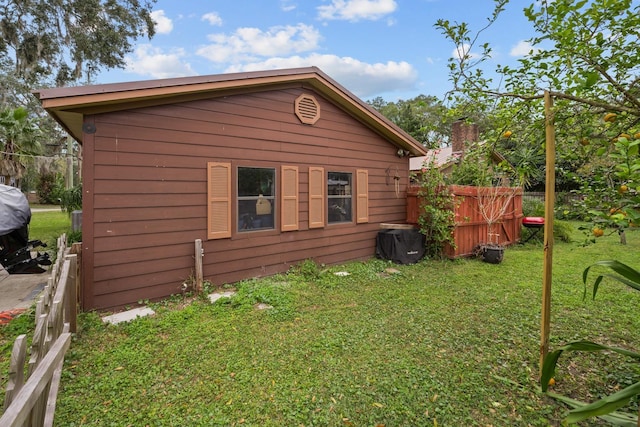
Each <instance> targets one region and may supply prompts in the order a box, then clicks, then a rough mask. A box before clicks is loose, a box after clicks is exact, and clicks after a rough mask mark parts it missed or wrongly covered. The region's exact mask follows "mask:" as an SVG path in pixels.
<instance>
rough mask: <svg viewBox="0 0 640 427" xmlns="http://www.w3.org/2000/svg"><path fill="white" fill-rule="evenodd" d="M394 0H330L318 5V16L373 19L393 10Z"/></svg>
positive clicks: (396, 5) (357, 19) (351, 19)
mask: <svg viewBox="0 0 640 427" xmlns="http://www.w3.org/2000/svg"><path fill="white" fill-rule="evenodd" d="M397 7H398V4H397V3H396V2H395V0H332V2H331V4H330V5H326V6H318V8H317V10H318V18H320V19H322V20H325V19H326V20H331V19H338V20H346V21H353V22H355V21H360V20H363V19H366V20H372V21H375V20H377V19H380V18H382V17H383V16H385V15H388V14H390V13H392V12H394V11H395V10H396V9H397Z"/></svg>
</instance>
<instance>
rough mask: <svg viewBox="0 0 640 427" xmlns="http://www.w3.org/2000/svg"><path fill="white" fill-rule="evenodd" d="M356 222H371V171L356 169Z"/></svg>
mask: <svg viewBox="0 0 640 427" xmlns="http://www.w3.org/2000/svg"><path fill="white" fill-rule="evenodd" d="M356 198H357V200H356V222H358V223H362V222H369V171H368V170H366V169H358V170H357V171H356Z"/></svg>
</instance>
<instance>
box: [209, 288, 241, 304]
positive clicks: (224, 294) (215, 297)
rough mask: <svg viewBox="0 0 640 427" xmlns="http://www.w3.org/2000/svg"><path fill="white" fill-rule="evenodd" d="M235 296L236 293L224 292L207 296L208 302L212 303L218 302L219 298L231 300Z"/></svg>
mask: <svg viewBox="0 0 640 427" xmlns="http://www.w3.org/2000/svg"><path fill="white" fill-rule="evenodd" d="M235 294H236V291H224V292H214V293H212V294H209V301H211V302H212V303H214V302H216V301H218V300H219V299H220V298H231V297H232V296H234V295H235Z"/></svg>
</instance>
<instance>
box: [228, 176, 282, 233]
mask: <svg viewBox="0 0 640 427" xmlns="http://www.w3.org/2000/svg"><path fill="white" fill-rule="evenodd" d="M275 182H276V170H275V169H274V168H253V167H238V186H237V188H238V194H237V203H238V206H237V213H238V232H241V233H242V232H248V231H258V230H272V229H274V226H275V221H274V218H275V207H276V204H275V203H274V202H275V197H276V191H275V189H276V183H275Z"/></svg>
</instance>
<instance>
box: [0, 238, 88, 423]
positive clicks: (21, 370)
mask: <svg viewBox="0 0 640 427" xmlns="http://www.w3.org/2000/svg"><path fill="white" fill-rule="evenodd" d="M77 256H78V255H76V254H71V253H70V248H68V247H67V245H66V236H65V235H62V236H61V237H60V238H59V239H58V254H57V258H56V262H55V263H54V264H53V266H52V267H51V270H50V275H49V279H48V282H47V285H46V286H45V289H44V291H43V293H42V295H41V296H40V298H39V299H38V302H37V304H36V327H35V330H34V333H33V339H32V341H31V347H30V355H29V359H28V361H27V340H26V336H25V335H20V336H19V337H17V338H16V340H15V342H14V344H13V351H12V353H11V362H10V365H9V381H8V383H7V389H6V394H5V400H4V413H3V414H2V417H0V426H2V427H23V426H25V427H26V426H32V427H40V426H52V425H53V419H54V414H55V405H56V399H57V395H58V386H59V384H60V375H61V373H62V365H63V362H64V355H65V354H66V352H67V350H68V348H69V346H70V344H71V333H73V332H75V331H76V314H77V300H78V298H77V289H78V283H79V280H78V279H79V277H78V274H77V271H78V270H77V264H78V263H77ZM25 371H26V376H25ZM25 378H26V382H25Z"/></svg>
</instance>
